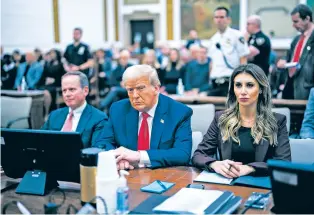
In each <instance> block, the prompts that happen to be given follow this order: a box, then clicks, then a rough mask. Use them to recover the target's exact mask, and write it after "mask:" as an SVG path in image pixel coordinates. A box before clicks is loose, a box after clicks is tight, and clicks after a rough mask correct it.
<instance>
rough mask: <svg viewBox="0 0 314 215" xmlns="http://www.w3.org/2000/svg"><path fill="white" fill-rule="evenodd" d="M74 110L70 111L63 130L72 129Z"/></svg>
mask: <svg viewBox="0 0 314 215" xmlns="http://www.w3.org/2000/svg"><path fill="white" fill-rule="evenodd" d="M72 121H73V111H71V112H70V113H69V117H68V118H67V120H66V121H65V123H64V125H63V128H62V131H72Z"/></svg>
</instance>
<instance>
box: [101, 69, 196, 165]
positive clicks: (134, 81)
mask: <svg viewBox="0 0 314 215" xmlns="http://www.w3.org/2000/svg"><path fill="white" fill-rule="evenodd" d="M123 84H124V86H125V88H126V89H127V91H128V95H129V99H124V100H122V101H119V102H116V103H114V104H113V105H112V107H111V108H110V119H109V123H110V128H109V129H108V130H103V133H102V135H101V136H99V145H105V149H106V150H112V149H115V150H114V152H115V155H116V157H117V165H118V168H119V169H133V168H134V167H151V168H158V167H167V166H184V165H187V164H188V163H189V160H190V154H191V148H192V131H191V116H192V113H193V112H192V110H191V109H190V108H189V107H187V106H185V105H183V104H182V103H179V102H177V101H174V100H173V99H171V98H169V97H167V96H164V95H162V94H160V93H159V88H160V81H159V79H158V75H157V72H156V70H155V69H154V68H152V67H151V66H148V65H135V66H132V67H129V68H128V69H127V70H126V71H125V73H124V74H123Z"/></svg>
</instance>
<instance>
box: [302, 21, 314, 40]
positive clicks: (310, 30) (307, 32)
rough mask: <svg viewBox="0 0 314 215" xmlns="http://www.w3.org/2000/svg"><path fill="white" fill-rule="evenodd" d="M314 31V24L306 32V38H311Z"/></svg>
mask: <svg viewBox="0 0 314 215" xmlns="http://www.w3.org/2000/svg"><path fill="white" fill-rule="evenodd" d="M313 30H314V24H311V27H310V28H309V29H307V30H306V31H305V32H304V36H305V37H309V36H310V35H311V34H312V31H313Z"/></svg>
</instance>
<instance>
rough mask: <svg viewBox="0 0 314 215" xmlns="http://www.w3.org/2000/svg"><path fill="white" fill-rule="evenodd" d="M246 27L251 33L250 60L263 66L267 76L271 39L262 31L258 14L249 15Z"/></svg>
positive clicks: (249, 41)
mask: <svg viewBox="0 0 314 215" xmlns="http://www.w3.org/2000/svg"><path fill="white" fill-rule="evenodd" d="M246 29H247V32H248V33H249V34H250V37H249V40H248V44H249V49H250V54H249V56H248V59H249V62H250V63H254V64H256V65H258V66H259V67H261V68H262V69H263V71H264V72H265V74H266V76H268V73H269V55H270V51H271V44H270V39H269V38H268V37H267V36H266V35H265V34H264V33H263V32H262V31H261V18H260V17H259V16H257V15H252V16H249V18H248V20H247V25H246Z"/></svg>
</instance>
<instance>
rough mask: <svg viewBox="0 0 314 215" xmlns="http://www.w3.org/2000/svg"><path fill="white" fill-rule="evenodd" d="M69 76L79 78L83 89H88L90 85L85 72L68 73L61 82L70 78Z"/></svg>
mask: <svg viewBox="0 0 314 215" xmlns="http://www.w3.org/2000/svg"><path fill="white" fill-rule="evenodd" d="M68 76H78V77H79V79H80V84H81V88H84V87H88V85H89V82H88V78H87V76H86V75H85V74H84V73H83V72H79V71H77V72H67V73H65V74H64V75H63V76H62V78H61V80H62V79H63V78H65V77H68Z"/></svg>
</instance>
